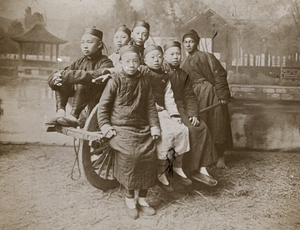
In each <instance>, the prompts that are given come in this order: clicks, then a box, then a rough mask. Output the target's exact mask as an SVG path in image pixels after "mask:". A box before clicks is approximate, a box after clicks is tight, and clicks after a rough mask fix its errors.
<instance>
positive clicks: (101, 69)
mask: <svg viewBox="0 0 300 230" xmlns="http://www.w3.org/2000/svg"><path fill="white" fill-rule="evenodd" d="M108 68H113V63H112V61H111V60H110V59H108V58H107V57H103V58H102V60H101V61H100V62H99V63H97V64H96V65H95V69H94V70H81V69H73V68H66V69H64V70H63V71H62V73H61V75H62V77H61V78H62V84H66V85H70V84H83V85H88V84H92V79H94V78H97V77H99V76H101V75H103V74H105V73H106V72H107V73H108V71H107V69H108Z"/></svg>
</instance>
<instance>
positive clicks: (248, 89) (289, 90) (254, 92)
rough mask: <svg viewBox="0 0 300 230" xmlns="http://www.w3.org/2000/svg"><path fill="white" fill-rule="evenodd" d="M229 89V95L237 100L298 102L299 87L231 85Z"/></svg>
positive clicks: (299, 96) (299, 98) (299, 99)
mask: <svg viewBox="0 0 300 230" xmlns="http://www.w3.org/2000/svg"><path fill="white" fill-rule="evenodd" d="M229 87H230V90H231V95H232V96H233V97H234V98H238V99H255V100H289V101H300V86H294V87H291V86H269V85H236V84H231V85H230V86H229Z"/></svg>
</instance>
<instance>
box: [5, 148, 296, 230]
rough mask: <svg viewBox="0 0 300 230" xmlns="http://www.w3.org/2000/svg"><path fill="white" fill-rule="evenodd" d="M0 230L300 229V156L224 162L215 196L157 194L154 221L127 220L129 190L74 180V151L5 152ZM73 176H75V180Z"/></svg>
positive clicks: (201, 190) (204, 192)
mask: <svg viewBox="0 0 300 230" xmlns="http://www.w3.org/2000/svg"><path fill="white" fill-rule="evenodd" d="M0 149H1V151H0V173H1V174H0V183H1V191H0V229H8V230H10V229H35V230H36V229H43V230H47V229H51V230H52V229H64V230H67V229H72V230H74V229H218V230H219V229H226V230H227V229H300V167H299V165H300V154H299V153H282V152H241V151H232V152H229V153H228V154H227V160H228V165H229V167H230V168H229V169H227V170H217V169H212V171H211V173H212V174H213V175H214V176H215V177H216V178H217V179H218V181H219V184H218V186H217V187H215V188H207V187H205V186H204V185H193V186H191V187H188V188H184V187H181V186H179V185H178V186H175V188H176V191H175V192H174V193H171V194H167V193H166V192H164V191H162V190H161V189H160V188H159V187H157V186H155V187H153V188H152V189H151V190H150V193H149V201H150V203H151V204H152V205H153V207H155V208H156V209H157V214H156V215H155V216H153V217H147V216H141V217H140V218H138V219H137V220H131V219H129V218H128V217H127V215H126V213H125V210H124V203H123V199H124V190H123V189H122V188H120V187H119V188H117V189H114V190H111V191H108V192H103V191H101V190H98V189H96V188H94V187H92V186H91V185H90V184H89V183H88V182H85V181H84V180H83V179H80V180H79V181H73V180H72V179H71V178H70V173H71V169H72V165H73V162H74V156H75V155H74V153H73V149H72V147H57V146H42V145H0ZM75 176H76V175H75Z"/></svg>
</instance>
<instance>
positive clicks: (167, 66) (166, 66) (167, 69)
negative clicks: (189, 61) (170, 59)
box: [163, 62, 180, 73]
mask: <svg viewBox="0 0 300 230" xmlns="http://www.w3.org/2000/svg"><path fill="white" fill-rule="evenodd" d="M163 66H164V69H163V70H164V71H165V73H169V72H172V71H176V70H177V69H179V68H180V67H179V65H178V66H172V65H170V64H169V63H166V62H165V63H164V65H163Z"/></svg>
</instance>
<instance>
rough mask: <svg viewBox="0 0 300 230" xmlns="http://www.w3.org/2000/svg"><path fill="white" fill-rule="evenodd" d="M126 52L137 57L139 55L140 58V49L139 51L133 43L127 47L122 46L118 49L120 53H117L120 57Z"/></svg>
mask: <svg viewBox="0 0 300 230" xmlns="http://www.w3.org/2000/svg"><path fill="white" fill-rule="evenodd" d="M126 52H133V53H136V54H137V55H139V56H140V49H139V47H137V46H136V45H134V44H133V43H131V42H130V43H128V44H127V45H125V46H122V47H121V48H120V51H119V53H120V57H121V56H122V55H123V54H124V53H126Z"/></svg>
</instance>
